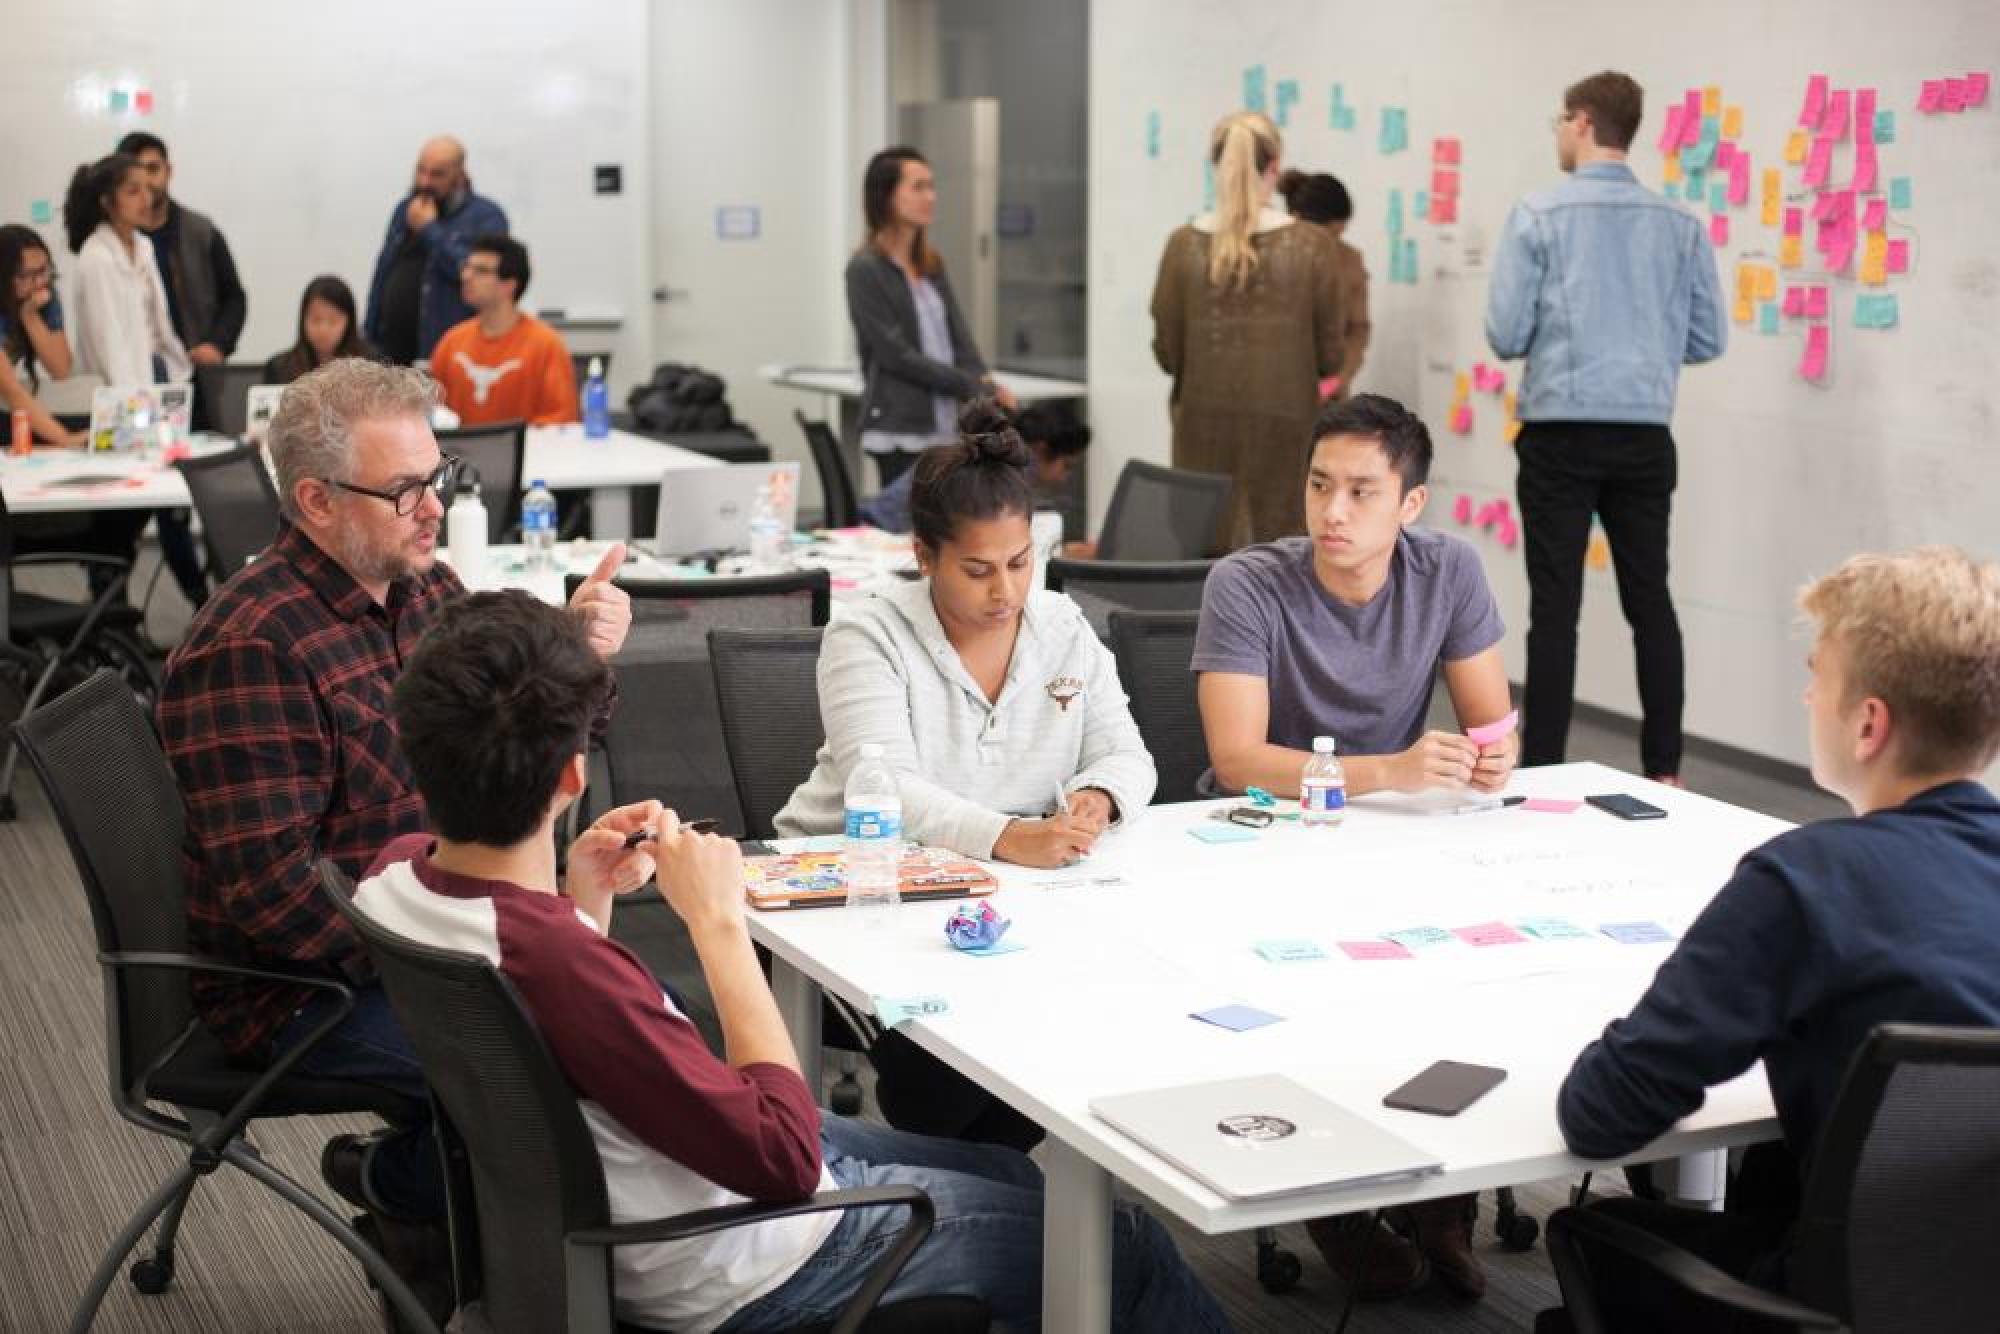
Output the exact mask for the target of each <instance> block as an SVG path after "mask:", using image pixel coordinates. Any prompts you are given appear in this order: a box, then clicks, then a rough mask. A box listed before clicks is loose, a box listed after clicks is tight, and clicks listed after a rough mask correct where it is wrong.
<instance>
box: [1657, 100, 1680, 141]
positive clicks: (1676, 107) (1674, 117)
mask: <svg viewBox="0 0 2000 1334" xmlns="http://www.w3.org/2000/svg"><path fill="white" fill-rule="evenodd" d="M1685 111H1686V108H1684V107H1683V106H1681V104H1680V103H1678V102H1676V103H1674V104H1673V105H1672V106H1670V107H1668V108H1667V123H1666V126H1665V128H1663V129H1662V130H1661V131H1660V151H1661V152H1662V153H1671V152H1673V151H1674V150H1675V149H1676V148H1679V147H1680V145H1681V116H1682V115H1683V114H1684V112H1685Z"/></svg>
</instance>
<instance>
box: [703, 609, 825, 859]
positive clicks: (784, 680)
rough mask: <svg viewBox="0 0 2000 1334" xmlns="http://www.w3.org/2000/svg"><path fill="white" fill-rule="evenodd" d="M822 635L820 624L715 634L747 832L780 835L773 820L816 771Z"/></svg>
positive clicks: (726, 736) (714, 657) (714, 654)
mask: <svg viewBox="0 0 2000 1334" xmlns="http://www.w3.org/2000/svg"><path fill="white" fill-rule="evenodd" d="M823 633H824V632H823V631H822V630H821V629H820V628H819V627H817V626H814V627H812V628H810V629H800V630H738V629H717V630H710V631H709V632H708V657H709V662H710V664H711V666H712V667H713V668H714V672H715V696H716V701H717V703H718V705H719V707H720V709H721V718H722V740H723V744H724V746H725V747H726V748H727V749H728V752H729V768H730V772H731V773H733V774H734V775H735V778H736V799H737V801H738V803H739V804H740V805H741V807H742V810H743V826H744V837H746V838H771V837H773V835H774V833H775V831H774V830H773V829H772V827H771V822H772V820H773V819H774V818H775V817H776V816H777V814H778V812H779V811H781V810H783V809H784V806H785V803H786V802H788V801H790V800H791V799H792V793H793V792H795V791H797V790H798V788H799V785H800V784H802V783H804V782H805V781H806V779H808V778H810V777H811V776H812V771H813V764H814V762H815V761H816V760H817V758H818V756H819V747H820V743H821V742H822V741H824V740H825V739H826V729H825V728H824V727H823V726H822V725H821V724H820V719H819V684H818V672H819V643H820V636H821V635H822V634H823Z"/></svg>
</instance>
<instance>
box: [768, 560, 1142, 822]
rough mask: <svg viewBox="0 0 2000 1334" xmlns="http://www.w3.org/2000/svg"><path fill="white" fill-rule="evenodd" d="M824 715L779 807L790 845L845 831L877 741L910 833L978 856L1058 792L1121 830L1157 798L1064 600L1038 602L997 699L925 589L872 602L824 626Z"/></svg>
mask: <svg viewBox="0 0 2000 1334" xmlns="http://www.w3.org/2000/svg"><path fill="white" fill-rule="evenodd" d="M819 708H820V716H821V718H822V719H823V720H824V721H825V723H826V741H825V743H824V744H822V745H821V747H820V751H819V762H818V764H817V765H816V766H815V767H814V768H813V773H812V777H811V778H809V779H807V780H806V782H805V784H804V785H803V786H802V787H800V788H799V790H798V791H796V792H794V793H793V794H792V799H791V800H790V801H789V802H787V803H786V804H785V809H783V810H782V811H779V812H778V817H777V820H776V821H775V824H776V827H777V832H778V834H779V835H780V836H781V837H784V838H799V837H802V836H805V835H810V834H835V833H839V832H841V830H842V829H843V828H844V826H845V819H846V812H845V808H844V798H845V793H846V786H847V775H848V774H849V773H851V772H853V769H854V766H855V765H856V764H857V763H858V762H859V761H860V757H861V746H862V744H863V743H864V742H869V741H879V742H881V743H882V747H883V758H884V759H885V760H886V761H887V762H888V764H889V767H890V768H891V769H892V770H893V771H894V772H895V774H896V777H897V779H898V780H899V786H900V788H901V791H902V797H903V832H904V835H905V836H906V837H908V838H911V839H914V840H915V841H917V842H919V843H925V844H929V845H931V846H934V847H943V848H950V849H951V850H952V851H954V852H958V853H961V854H964V855H966V856H970V857H991V856H992V855H993V843H994V840H995V839H997V838H999V837H1000V833H1001V831H1002V830H1004V829H1005V828H1006V827H1007V822H1008V821H1009V820H1011V819H1013V818H1015V817H1017V816H1019V817H1024V818H1029V819H1035V818H1039V817H1041V816H1043V815H1046V814H1047V813H1048V812H1049V811H1050V810H1051V809H1052V808H1053V807H1054V806H1055V793H1056V788H1057V787H1058V786H1060V787H1061V788H1062V789H1063V790H1064V791H1065V792H1074V791H1077V790H1079V789H1081V788H1086V787H1095V788H1101V789H1103V790H1104V791H1105V792H1108V793H1110V794H1111V798H1112V800H1113V801H1114V802H1115V803H1116V804H1117V807H1118V813H1119V819H1120V820H1121V821H1122V820H1123V819H1125V818H1127V817H1129V816H1130V815H1131V814H1132V812H1134V811H1137V810H1141V809H1143V808H1144V807H1145V805H1146V803H1148V802H1149V801H1151V800H1152V799H1153V786H1154V783H1155V781H1156V778H1155V775H1154V772H1153V757H1152V756H1151V755H1149V754H1147V753H1146V746H1145V743H1144V742H1143V741H1141V740H1140V738H1139V728H1138V726H1137V725H1136V724H1135V723H1134V722H1133V721H1132V713H1131V710H1130V709H1128V708H1127V707H1126V704H1125V691H1124V689H1123V688H1122V687H1121V686H1120V685H1119V683H1118V668H1117V665H1116V664H1115V663H1114V661H1113V660H1112V657H1111V651H1110V650H1109V649H1107V648H1105V647H1104V644H1103V642H1102V641H1101V640H1099V639H1098V637H1097V635H1096V634H1095V633H1094V632H1093V631H1092V630H1091V628H1090V624H1089V622H1087V621H1085V620H1084V618H1083V612H1082V611H1080V610H1079V609H1078V608H1077V605H1076V604H1075V603H1074V602H1072V601H1070V600H1069V599H1068V598H1067V597H1065V596H1063V595H1062V594H1061V593H1051V592H1048V591H1046V590H1037V591H1036V592H1035V593H1034V594H1033V595H1031V596H1030V597H1029V599H1028V603H1027V606H1026V607H1025V608H1024V609H1023V610H1022V620H1021V633H1020V637H1019V638H1018V639H1016V640H1015V642H1014V658H1013V661H1012V662H1010V663H1008V664H1007V680H1006V684H1005V685H1003V686H1002V687H1001V689H1000V698H999V701H998V702H997V703H991V704H989V703H988V702H987V699H986V695H985V693H984V692H982V691H981V690H980V689H979V686H978V685H977V684H976V683H975V682H974V681H973V679H972V675H971V673H969V672H967V671H966V669H965V664H964V663H963V662H961V661H960V660H959V656H958V652H957V650H956V649H954V648H952V646H951V641H950V640H948V639H946V638H945V633H944V626H943V625H941V624H940V623H939V621H938V617H937V611H936V609H935V608H933V607H932V605H931V585H930V580H928V579H922V580H918V581H916V582H914V583H910V584H903V585H900V586H898V587H896V588H894V589H892V590H890V591H889V592H888V593H885V594H883V595H882V596H880V597H875V598H869V599H868V600H866V601H865V602H862V603H860V604H859V605H857V606H856V607H854V609H853V611H852V612H851V614H847V615H843V616H842V617H841V618H840V619H838V620H836V621H834V622H833V624H831V625H829V626H828V627H827V628H826V638H825V641H824V643H823V646H822V647H821V649H820V658H819Z"/></svg>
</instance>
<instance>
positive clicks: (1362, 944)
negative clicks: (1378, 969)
mask: <svg viewBox="0 0 2000 1334" xmlns="http://www.w3.org/2000/svg"><path fill="white" fill-rule="evenodd" d="M1340 952H1341V953H1342V954H1345V955H1346V956H1347V957H1348V958H1350V959H1413V958H1415V957H1416V956H1415V955H1413V954H1411V953H1410V952H1409V951H1408V950H1407V949H1404V948H1403V947H1402V946H1401V945H1398V944H1397V943H1396V942H1395V941H1393V940H1343V941H1341V942H1340Z"/></svg>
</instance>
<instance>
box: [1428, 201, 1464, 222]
mask: <svg viewBox="0 0 2000 1334" xmlns="http://www.w3.org/2000/svg"><path fill="white" fill-rule="evenodd" d="M1431 221H1432V222H1457V221H1458V196H1457V195H1432V196H1431Z"/></svg>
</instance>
